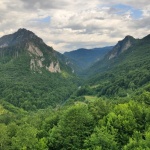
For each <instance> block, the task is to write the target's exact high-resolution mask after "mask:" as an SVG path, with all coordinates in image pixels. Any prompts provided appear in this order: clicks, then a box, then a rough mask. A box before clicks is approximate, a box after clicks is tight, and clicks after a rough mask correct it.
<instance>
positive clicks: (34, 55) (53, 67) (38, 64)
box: [27, 43, 61, 73]
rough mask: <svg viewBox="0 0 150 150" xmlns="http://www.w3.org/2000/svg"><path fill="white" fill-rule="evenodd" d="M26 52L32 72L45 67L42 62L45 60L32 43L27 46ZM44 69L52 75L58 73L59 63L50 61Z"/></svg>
mask: <svg viewBox="0 0 150 150" xmlns="http://www.w3.org/2000/svg"><path fill="white" fill-rule="evenodd" d="M27 50H28V52H29V54H30V56H31V61H30V69H31V70H33V71H40V68H42V67H45V65H44V64H43V61H44V60H45V58H44V55H43V52H42V51H41V50H40V49H39V48H38V47H36V46H35V45H34V44H33V43H29V44H28V49H27ZM46 69H47V70H48V71H50V72H52V73H60V72H61V70H60V65H59V62H58V61H57V62H54V61H52V62H51V63H50V65H49V66H46Z"/></svg>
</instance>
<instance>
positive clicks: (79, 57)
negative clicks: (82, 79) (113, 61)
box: [64, 46, 113, 72]
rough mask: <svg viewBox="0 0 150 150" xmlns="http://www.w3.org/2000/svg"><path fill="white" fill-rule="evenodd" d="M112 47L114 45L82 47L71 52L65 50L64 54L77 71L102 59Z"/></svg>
mask: <svg viewBox="0 0 150 150" xmlns="http://www.w3.org/2000/svg"><path fill="white" fill-rule="evenodd" d="M112 48H113V47H112V46H110V47H103V48H94V49H84V48H82V49H78V50H74V51H71V52H65V53H64V55H65V56H66V57H68V58H69V60H70V61H71V62H72V64H73V65H74V66H73V68H74V69H75V71H77V72H80V71H81V70H84V69H87V68H88V67H90V66H91V65H92V64H93V63H95V62H97V61H99V60H101V59H102V58H103V57H104V56H105V54H107V53H108V52H109V51H110V50H112Z"/></svg>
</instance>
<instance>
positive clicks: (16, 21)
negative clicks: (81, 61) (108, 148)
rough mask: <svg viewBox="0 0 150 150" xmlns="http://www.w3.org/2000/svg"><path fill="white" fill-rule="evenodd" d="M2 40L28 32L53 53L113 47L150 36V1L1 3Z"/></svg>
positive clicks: (29, 0)
mask: <svg viewBox="0 0 150 150" xmlns="http://www.w3.org/2000/svg"><path fill="white" fill-rule="evenodd" d="M0 20H1V21H0V29H1V30H0V36H2V35H4V34H9V33H12V32H15V31H16V30H17V29H18V28H23V27H24V28H27V29H29V30H32V31H33V32H35V33H36V34H37V35H38V36H40V37H41V38H42V39H43V40H44V41H45V42H46V43H47V44H48V45H50V46H53V48H54V49H56V50H58V51H60V52H64V51H69V50H73V49H77V48H81V47H84V48H93V47H102V46H107V45H114V44H115V43H116V42H117V41H118V40H121V39H122V38H124V36H126V35H132V36H134V37H136V38H141V37H143V36H145V35H147V34H149V32H150V21H149V20H150V4H149V0H141V1H138V2H137V0H132V1H131V0H110V1H106V0H89V1H86V0H82V1H80V0H55V1H52V0H47V1H41V0H13V4H12V3H10V0H1V1H0Z"/></svg>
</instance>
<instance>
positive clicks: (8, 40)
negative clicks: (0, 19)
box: [0, 28, 43, 48]
mask: <svg viewBox="0 0 150 150" xmlns="http://www.w3.org/2000/svg"><path fill="white" fill-rule="evenodd" d="M35 41H37V42H38V43H43V40H42V39H41V38H39V37H38V36H37V35H35V34H34V33H33V32H32V31H29V30H27V29H25V28H20V29H19V30H18V31H17V32H15V33H13V34H9V35H5V36H3V37H2V38H0V48H3V47H8V46H12V45H16V44H17V43H21V44H23V43H28V42H35Z"/></svg>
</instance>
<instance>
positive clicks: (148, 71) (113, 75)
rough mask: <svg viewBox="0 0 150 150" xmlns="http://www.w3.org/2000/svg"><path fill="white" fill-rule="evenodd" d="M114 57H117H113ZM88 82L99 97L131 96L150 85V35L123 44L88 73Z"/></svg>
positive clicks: (125, 39) (126, 38) (128, 39)
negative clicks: (130, 94)
mask: <svg viewBox="0 0 150 150" xmlns="http://www.w3.org/2000/svg"><path fill="white" fill-rule="evenodd" d="M112 56H113V57H112ZM89 73H91V74H90V75H91V77H90V79H89V81H88V82H87V84H88V85H90V86H91V87H94V88H93V91H95V92H96V93H99V96H102V95H106V96H110V95H119V94H120V95H122V96H123V95H124V96H126V95H128V94H129V93H132V92H133V91H134V92H135V91H137V90H138V89H140V88H144V87H145V86H146V85H149V83H150V35H148V36H146V37H144V38H142V39H134V38H133V37H131V36H127V37H125V38H124V39H123V40H122V41H119V42H118V43H117V44H116V45H115V47H114V48H113V49H112V51H110V52H109V53H108V54H107V55H106V56H105V58H104V59H103V60H101V61H99V62H97V63H95V64H94V65H93V66H92V67H91V68H90V69H89V70H88V71H87V74H89Z"/></svg>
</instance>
